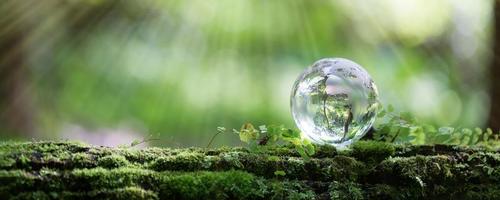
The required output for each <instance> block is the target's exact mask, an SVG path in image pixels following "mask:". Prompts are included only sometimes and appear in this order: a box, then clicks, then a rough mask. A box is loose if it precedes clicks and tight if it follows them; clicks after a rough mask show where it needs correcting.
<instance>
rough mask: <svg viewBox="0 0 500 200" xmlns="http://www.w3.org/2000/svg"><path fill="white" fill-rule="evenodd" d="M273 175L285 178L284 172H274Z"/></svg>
mask: <svg viewBox="0 0 500 200" xmlns="http://www.w3.org/2000/svg"><path fill="white" fill-rule="evenodd" d="M274 175H276V176H285V175H286V172H285V171H283V170H276V171H275V172H274Z"/></svg>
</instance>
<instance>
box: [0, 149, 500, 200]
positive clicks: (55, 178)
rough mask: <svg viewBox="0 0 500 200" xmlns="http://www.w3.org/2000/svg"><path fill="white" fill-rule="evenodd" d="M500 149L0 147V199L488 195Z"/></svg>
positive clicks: (499, 184) (499, 185)
mask: <svg viewBox="0 0 500 200" xmlns="http://www.w3.org/2000/svg"><path fill="white" fill-rule="evenodd" d="M499 165H500V152H499V151H498V150H485V149H481V148H467V147H458V146H446V145H436V146H403V145H401V146H398V145H392V144H388V143H379V142H358V143H357V144H355V145H354V146H353V147H352V149H351V150H348V151H342V152H337V151H336V150H335V149H334V148H331V147H327V146H321V147H318V151H317V152H316V154H315V155H314V156H313V157H312V158H310V159H307V160H304V159H303V158H301V157H300V156H299V155H298V153H297V152H296V151H295V150H293V149H290V148H287V147H275V148H271V149H269V150H268V151H266V152H265V153H254V152H249V151H248V150H247V149H244V148H219V149H200V148H189V149H168V148H148V149H143V150H139V149H126V148H106V147H94V146H88V145H85V144H79V143H68V142H35V143H3V144H0V196H2V197H7V198H17V199H61V198H62V199H69V198H71V199H88V198H110V199H125V198H126V199H205V198H210V199H421V198H445V199H449V198H458V199H495V197H498V196H500V167H499Z"/></svg>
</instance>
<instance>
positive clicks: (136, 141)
mask: <svg viewBox="0 0 500 200" xmlns="http://www.w3.org/2000/svg"><path fill="white" fill-rule="evenodd" d="M140 143H141V141H140V140H138V139H135V140H133V141H132V143H130V146H131V147H135V146H137V145H139V144H140Z"/></svg>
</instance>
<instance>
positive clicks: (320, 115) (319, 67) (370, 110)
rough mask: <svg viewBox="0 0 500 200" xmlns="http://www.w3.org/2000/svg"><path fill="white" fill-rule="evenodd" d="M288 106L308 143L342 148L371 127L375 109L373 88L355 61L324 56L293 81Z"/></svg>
mask: <svg viewBox="0 0 500 200" xmlns="http://www.w3.org/2000/svg"><path fill="white" fill-rule="evenodd" d="M291 108H292V115H293V118H294V120H295V123H296V124H297V126H298V127H299V129H300V130H301V131H302V133H303V134H304V136H306V137H307V138H309V139H310V140H312V142H314V143H317V144H330V145H334V146H336V147H338V148H345V147H347V146H348V145H350V144H352V143H353V142H354V141H357V140H359V139H360V138H361V137H363V135H365V134H366V132H367V131H368V130H369V129H370V127H371V126H372V124H373V122H374V120H375V116H376V113H377V108H378V92H377V87H376V86H375V83H373V80H372V79H371V77H370V75H369V74H368V72H366V70H365V69H363V68H362V67H361V66H360V65H358V64H356V63H355V62H353V61H350V60H347V59H343V58H325V59H321V60H319V61H317V62H315V63H314V64H313V65H312V66H311V67H309V68H308V69H306V70H305V71H304V72H303V73H302V74H301V75H300V76H299V78H298V79H297V80H296V81H295V84H294V86H293V89H292V94H291Z"/></svg>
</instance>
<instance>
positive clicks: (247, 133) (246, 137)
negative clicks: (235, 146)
mask: <svg viewBox="0 0 500 200" xmlns="http://www.w3.org/2000/svg"><path fill="white" fill-rule="evenodd" d="M239 134H240V140H241V141H242V142H246V143H249V142H250V141H253V140H257V138H258V137H259V132H258V131H257V130H256V129H255V128H254V127H253V125H252V124H250V123H246V124H244V125H243V126H242V127H241V129H240V131H239Z"/></svg>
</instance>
